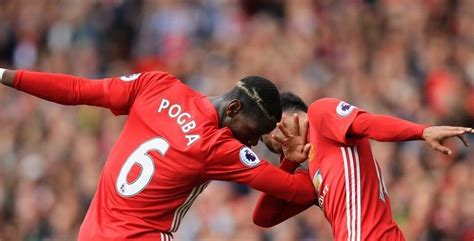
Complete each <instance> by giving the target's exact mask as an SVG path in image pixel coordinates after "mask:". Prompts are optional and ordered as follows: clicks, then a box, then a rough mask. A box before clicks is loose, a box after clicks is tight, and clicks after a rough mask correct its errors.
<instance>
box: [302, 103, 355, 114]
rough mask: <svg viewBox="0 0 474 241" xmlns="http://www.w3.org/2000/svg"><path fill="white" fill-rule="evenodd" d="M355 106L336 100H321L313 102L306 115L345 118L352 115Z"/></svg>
mask: <svg viewBox="0 0 474 241" xmlns="http://www.w3.org/2000/svg"><path fill="white" fill-rule="evenodd" d="M354 109H355V106H353V105H351V104H349V103H348V102H346V101H344V100H341V99H337V98H323V99H319V100H316V101H314V102H313V103H312V104H311V105H310V106H309V108H308V115H310V116H311V115H315V114H318V113H319V114H322V113H325V114H327V113H333V114H337V115H338V116H340V117H346V116H348V115H350V114H351V113H352V111H353V110H354Z"/></svg>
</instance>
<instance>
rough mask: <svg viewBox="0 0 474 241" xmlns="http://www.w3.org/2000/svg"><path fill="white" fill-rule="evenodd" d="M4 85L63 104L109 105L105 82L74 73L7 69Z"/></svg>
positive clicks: (3, 80) (4, 75)
mask: <svg viewBox="0 0 474 241" xmlns="http://www.w3.org/2000/svg"><path fill="white" fill-rule="evenodd" d="M1 81H2V84H4V85H7V86H10V87H12V88H15V89H17V90H20V91H23V92H26V93H29V94H31V95H34V96H37V97H39V98H42V99H45V100H48V101H52V102H56V103H59V104H63V105H79V104H87V105H94V106H101V107H110V106H109V103H110V102H109V101H108V99H107V96H106V92H105V88H104V81H105V80H89V79H85V78H80V77H76V76H72V75H63V74H51V73H40V72H33V71H25V70H5V72H4V74H3V76H2V78H1Z"/></svg>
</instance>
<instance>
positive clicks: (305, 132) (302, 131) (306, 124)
mask: <svg viewBox="0 0 474 241" xmlns="http://www.w3.org/2000/svg"><path fill="white" fill-rule="evenodd" d="M308 128H309V121H308V119H305V120H304V121H303V126H302V127H301V128H300V135H301V136H304V137H306V136H308Z"/></svg>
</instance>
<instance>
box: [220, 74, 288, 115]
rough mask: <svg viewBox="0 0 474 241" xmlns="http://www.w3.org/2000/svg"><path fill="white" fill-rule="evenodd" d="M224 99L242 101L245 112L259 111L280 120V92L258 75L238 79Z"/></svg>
mask: <svg viewBox="0 0 474 241" xmlns="http://www.w3.org/2000/svg"><path fill="white" fill-rule="evenodd" d="M224 98H225V99H227V100H231V99H238V100H240V101H242V103H243V105H244V107H246V108H244V111H245V113H256V114H258V113H260V114H261V115H263V116H264V117H266V118H267V119H269V120H271V121H273V122H275V123H277V122H279V121H280V120H281V114H282V110H281V103H280V92H279V91H278V88H277V87H276V86H275V84H273V83H272V82H271V81H270V80H268V79H265V78H263V77H260V76H247V77H245V78H243V79H241V80H239V81H238V82H237V84H236V86H235V87H234V89H232V90H231V91H230V92H229V93H227V94H226V95H225V96H224Z"/></svg>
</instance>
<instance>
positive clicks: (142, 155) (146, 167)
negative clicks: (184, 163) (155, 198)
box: [115, 137, 170, 197]
mask: <svg viewBox="0 0 474 241" xmlns="http://www.w3.org/2000/svg"><path fill="white" fill-rule="evenodd" d="M169 147H170V144H169V143H168V142H167V141H166V140H165V139H163V138H161V137H157V138H154V139H151V140H149V141H146V142H145V143H143V144H141V145H140V146H139V147H138V148H137V149H136V150H135V151H134V152H133V153H132V154H131V155H130V156H129V157H128V159H127V160H126V161H125V163H124V164H123V166H122V169H120V173H119V175H118V178H117V182H116V183H115V189H116V190H117V192H118V193H119V194H120V195H121V196H124V197H132V196H135V195H137V194H139V193H140V192H141V191H142V190H143V189H145V187H146V186H147V185H148V183H150V181H151V178H152V177H153V173H155V164H154V162H153V159H152V158H151V156H150V155H149V154H148V153H149V152H150V151H153V150H155V151H158V152H159V153H160V154H161V156H165V154H166V152H167V151H168V148H169ZM134 164H138V165H140V166H141V172H140V174H139V176H138V177H137V178H136V179H135V181H133V182H132V183H128V182H127V176H128V173H129V172H130V170H131V169H132V167H133V165H134Z"/></svg>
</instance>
